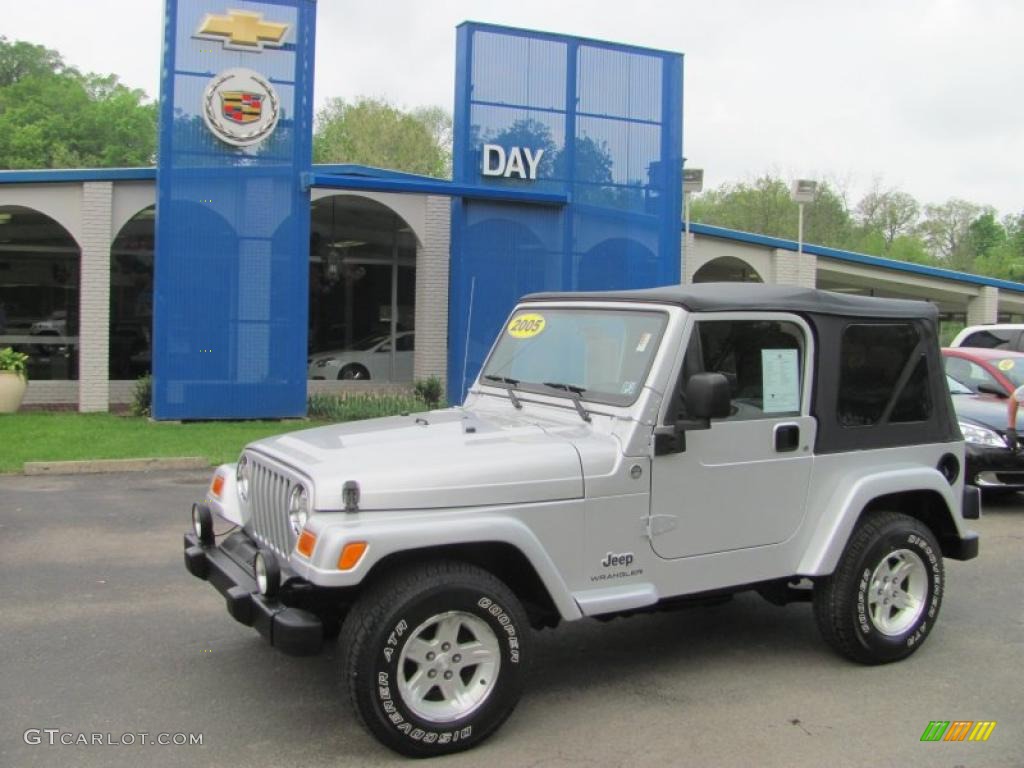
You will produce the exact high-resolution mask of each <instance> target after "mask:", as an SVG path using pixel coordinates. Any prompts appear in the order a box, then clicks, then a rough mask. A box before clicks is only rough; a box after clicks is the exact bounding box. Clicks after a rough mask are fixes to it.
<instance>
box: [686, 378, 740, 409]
mask: <svg viewBox="0 0 1024 768" xmlns="http://www.w3.org/2000/svg"><path fill="white" fill-rule="evenodd" d="M686 410H687V412H688V413H689V415H690V417H691V418H693V419H700V420H707V419H724V418H725V417H726V416H728V415H729V410H730V389H729V380H728V379H727V378H725V376H724V375H722V374H721V373H695V374H694V375H693V376H691V377H690V380H689V381H687V382H686Z"/></svg>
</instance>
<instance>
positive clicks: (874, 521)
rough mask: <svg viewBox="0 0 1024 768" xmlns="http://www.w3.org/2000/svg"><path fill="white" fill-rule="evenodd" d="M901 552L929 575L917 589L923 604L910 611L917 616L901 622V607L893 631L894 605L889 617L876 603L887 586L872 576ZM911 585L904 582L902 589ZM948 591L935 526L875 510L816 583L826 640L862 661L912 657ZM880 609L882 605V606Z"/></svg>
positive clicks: (816, 604)
mask: <svg viewBox="0 0 1024 768" xmlns="http://www.w3.org/2000/svg"><path fill="white" fill-rule="evenodd" d="M900 552H902V553H905V555H904V556H903V557H904V559H907V560H910V561H912V562H913V563H920V565H914V566H913V569H914V571H915V572H918V571H920V568H921V566H923V569H924V570H923V577H922V576H921V574H920V573H919V574H918V577H917V578H918V581H917V584H918V585H919V586H918V588H917V589H918V590H919V591H923V592H924V594H923V597H922V599H921V600H920V603H921V605H922V607H921V609H920V612H919V613H916V612H911V613H910V614H909V615H908V616H907V620H908V621H909V619H910V618H911V617H912V618H913V621H912V622H911V623H909V625H908V626H906V627H905V628H902V627H898V625H899V623H900V622H899V613H898V612H897V613H896V614H895V616H896V619H897V620H896V621H895V622H894V624H895V625H896V627H889V629H890V630H893V629H896V628H897V627H898V631H889V632H888V633H887V632H885V631H883V630H882V629H880V626H881V625H882V624H884V622H885V621H888V616H889V613H888V609H885V610H886V611H887V613H886V614H885V617H884V618H883V617H881V616H879V617H878V618H876V614H875V613H873V612H872V608H871V602H872V599H874V600H878V598H879V593H877V592H875V590H877V589H878V588H879V587H882V586H884V585H882V584H881V579H878V580H877V581H878V583H877V584H875V583H872V579H873V576H875V575H876V574H878V573H880V572H886V568H887V565H883V563H888V564H891V563H897V564H898V563H899V562H900V557H899V556H898V555H897V553H900ZM915 557H916V558H917V559H916V560H914V558H915ZM908 578H909V577H908ZM908 584H909V581H902V582H901V587H900V589H901V591H902V588H903V587H905V586H907V585H908ZM910 591H912V589H911V590H910ZM944 591H945V575H944V571H943V564H942V552H941V550H940V549H939V544H938V542H937V541H936V540H935V535H934V534H933V533H932V532H931V530H930V529H929V528H928V527H927V526H926V525H925V524H924V523H922V522H921V521H919V520H916V519H914V518H912V517H909V516H907V515H903V514H900V513H897V512H874V513H871V514H869V515H867V516H866V517H865V518H864V519H862V520H861V521H860V522H859V523H858V524H857V526H856V527H855V528H854V530H853V533H852V534H851V535H850V539H849V541H848V542H847V544H846V548H845V549H844V550H843V554H842V556H841V557H840V558H839V563H838V565H837V566H836V569H835V571H834V572H833V573H832V575H831V576H828V577H827V578H824V579H819V580H818V581H817V582H816V584H815V586H814V616H815V618H816V619H817V622H818V628H819V629H820V630H821V634H822V635H823V636H824V638H825V640H826V641H827V642H828V643H829V645H831V646H832V647H833V648H834V649H835V650H836V651H838V652H839V653H840V654H842V655H843V656H846V657H847V658H850V659H852V660H854V661H858V662H860V663H862V664H884V663H887V662H891V661H898V660H900V659H903V658H906V657H907V656H909V655H910V654H912V653H913V652H914V651H916V650H917V649H918V648H919V647H920V646H921V644H922V643H923V642H924V641H925V639H926V638H927V637H928V634H929V633H930V632H931V630H932V628H933V627H934V626H935V620H936V619H937V618H938V615H939V608H940V607H941V605H942V595H943V592H944ZM887 605H888V604H887ZM877 609H878V610H882V609H881V606H880V605H879V606H878V608H877ZM892 610H893V611H896V610H897V609H895V608H893V609H892ZM915 613H916V615H915Z"/></svg>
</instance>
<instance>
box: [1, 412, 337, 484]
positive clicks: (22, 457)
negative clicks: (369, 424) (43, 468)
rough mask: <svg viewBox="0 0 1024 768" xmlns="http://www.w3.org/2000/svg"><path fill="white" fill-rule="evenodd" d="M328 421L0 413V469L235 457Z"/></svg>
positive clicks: (214, 461) (213, 461)
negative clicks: (253, 445)
mask: <svg viewBox="0 0 1024 768" xmlns="http://www.w3.org/2000/svg"><path fill="white" fill-rule="evenodd" d="M325 423H326V422H324V421H205V422H196V423H191V424H177V423H170V422H152V421H149V420H148V419H141V418H136V417H132V416H115V415H113V414H109V413H41V412H31V411H30V412H25V413H13V414H4V415H2V416H0V472H21V470H22V465H23V464H24V463H25V462H26V461H75V460H81V459H137V458H151V457H164V456H205V457H206V458H207V459H209V461H210V464H211V465H213V464H223V463H225V462H229V461H234V460H235V459H237V458H238V454H239V453H240V452H241V450H242V446H244V445H245V444H246V443H249V442H251V441H253V440H258V439H259V438H261V437H268V436H269V435H278V434H281V433H282V432H293V431H295V430H297V429H308V428H309V427H317V426H321V425H323V424H325Z"/></svg>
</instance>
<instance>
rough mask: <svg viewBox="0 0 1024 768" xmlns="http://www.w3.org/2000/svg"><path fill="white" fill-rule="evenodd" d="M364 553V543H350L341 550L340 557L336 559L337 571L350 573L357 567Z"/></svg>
mask: <svg viewBox="0 0 1024 768" xmlns="http://www.w3.org/2000/svg"><path fill="white" fill-rule="evenodd" d="M364 552H366V542H365V541H350V542H349V543H348V544H346V545H345V546H344V547H343V548H342V550H341V556H340V557H339V558H338V570H339V571H351V570H352V569H353V568H355V567H356V566H357V565H359V561H360V560H362V559H363V553H364Z"/></svg>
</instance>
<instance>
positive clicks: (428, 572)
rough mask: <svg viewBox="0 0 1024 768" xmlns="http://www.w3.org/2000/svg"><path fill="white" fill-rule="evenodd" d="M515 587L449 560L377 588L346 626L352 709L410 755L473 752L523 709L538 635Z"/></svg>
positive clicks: (418, 568)
mask: <svg viewBox="0 0 1024 768" xmlns="http://www.w3.org/2000/svg"><path fill="white" fill-rule="evenodd" d="M527 631H528V624H527V619H526V615H525V613H524V611H523V609H522V607H521V605H520V603H519V601H518V600H517V599H516V597H515V595H514V594H512V592H511V590H509V589H508V587H506V586H505V585H504V584H503V583H502V582H501V581H499V580H498V579H497V578H495V577H494V576H493V575H492V574H490V573H489V572H487V571H485V570H483V569H481V568H477V567H475V566H471V565H469V564H466V563H461V562H454V561H440V562H435V563H427V564H422V565H418V566H414V567H410V568H408V569H406V570H404V571H401V572H399V573H397V574H395V575H394V576H391V577H389V578H387V579H385V580H382V581H380V582H378V583H377V584H376V585H374V586H371V587H370V588H369V589H368V590H367V592H366V593H365V594H364V595H363V597H362V598H361V599H360V600H359V602H358V603H357V604H356V605H355V606H354V607H353V608H352V610H351V612H350V613H349V615H348V617H347V618H346V620H345V624H344V627H343V629H342V637H341V642H342V647H343V653H344V659H345V662H344V663H345V667H346V673H347V678H348V685H349V695H350V696H351V699H352V703H353V706H354V707H355V709H356V712H357V713H358V714H359V717H360V719H361V720H362V721H363V724H364V725H365V726H366V727H367V729H368V730H369V731H370V732H371V733H372V734H373V735H374V736H375V737H376V738H377V739H378V740H379V741H381V743H383V744H384V745H385V746H387V747H390V748H391V749H393V750H395V751H396V752H399V753H401V754H403V755H408V756H411V757H429V756H433V755H443V754H448V753H451V752H458V751H461V750H464V749H468V748H470V747H472V746H474V745H476V744H478V743H479V742H481V741H483V740H484V739H486V738H487V737H488V736H489V735H490V734H491V733H493V732H494V731H495V730H497V729H498V727H499V726H500V725H501V724H502V723H503V722H504V721H505V719H506V718H507V717H508V716H509V715H510V714H511V713H512V710H513V709H515V706H516V703H517V702H518V700H519V695H520V692H521V690H522V683H523V675H524V672H525V670H524V667H525V662H526V658H527V653H528V644H529V638H528V636H527V634H526V633H527Z"/></svg>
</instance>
